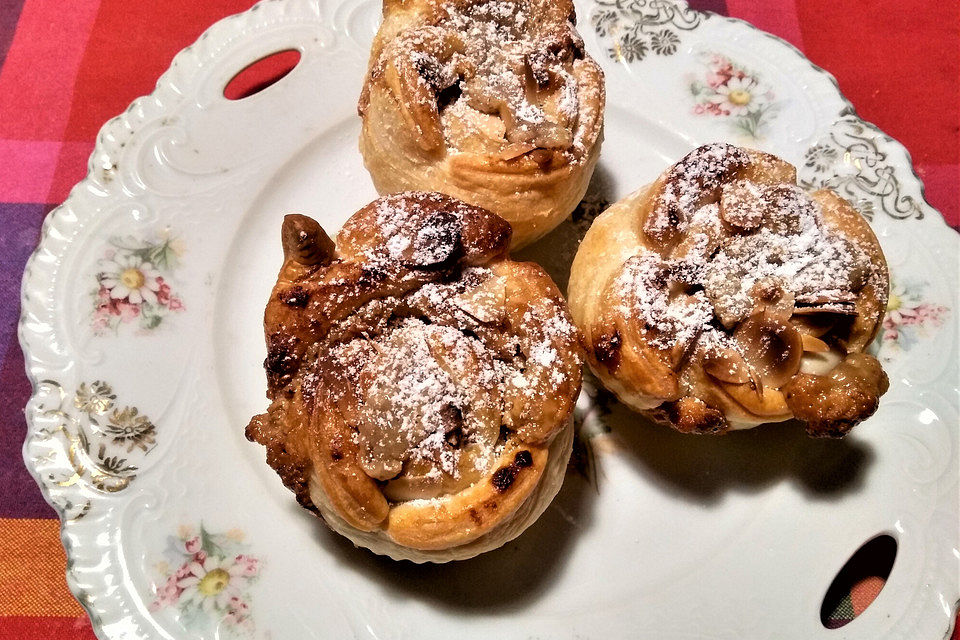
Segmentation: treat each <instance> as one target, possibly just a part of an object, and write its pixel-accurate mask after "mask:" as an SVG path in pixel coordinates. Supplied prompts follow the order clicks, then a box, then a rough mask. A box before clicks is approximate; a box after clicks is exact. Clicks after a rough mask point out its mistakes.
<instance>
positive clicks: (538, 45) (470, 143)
mask: <svg viewBox="0 0 960 640" xmlns="http://www.w3.org/2000/svg"><path fill="white" fill-rule="evenodd" d="M443 11H444V13H443V14H442V15H441V17H440V18H439V20H437V21H436V22H435V23H434V24H431V25H418V26H416V27H413V28H410V29H408V30H406V31H404V32H402V33H401V35H400V36H398V37H397V38H395V39H394V41H393V42H392V43H391V44H390V45H388V46H387V47H386V48H385V49H384V52H383V54H382V55H381V58H380V64H386V63H389V62H396V61H397V60H402V59H404V58H406V59H407V60H409V62H410V64H411V65H412V66H413V68H414V69H415V70H416V73H417V76H418V80H417V82H418V83H419V85H420V86H421V87H423V88H424V89H429V90H428V91H420V92H418V93H417V96H418V97H419V99H420V100H421V101H422V102H423V105H422V106H423V107H425V108H426V109H427V110H433V109H436V113H437V115H438V116H439V118H440V122H441V124H442V127H443V131H444V137H445V139H446V143H447V145H448V146H449V147H451V148H454V149H459V150H461V151H467V152H483V153H500V152H504V153H510V154H513V155H522V154H523V153H526V152H529V151H531V150H533V149H538V148H539V149H553V150H557V151H560V152H562V153H564V154H565V155H567V156H568V160H570V161H572V162H576V161H578V160H579V159H580V158H581V156H582V155H583V152H584V149H583V147H582V145H583V143H584V140H583V132H582V131H580V129H582V128H583V127H578V114H579V111H580V105H581V103H582V102H583V100H584V96H580V95H579V86H578V80H577V77H576V76H577V75H578V71H577V68H578V67H577V64H576V63H577V62H580V61H581V59H582V58H583V56H584V52H583V42H582V40H581V39H580V36H579V35H578V34H577V33H576V30H575V29H574V26H573V24H572V22H570V21H569V20H564V21H563V22H561V23H560V24H556V18H552V17H550V18H548V17H547V16H545V15H541V14H542V10H541V9H539V8H537V7H535V5H534V4H533V3H532V2H529V1H528V0H519V1H511V0H485V1H481V2H467V3H449V4H447V5H445V6H444V8H443ZM596 97H597V96H596V95H593V96H590V97H588V98H587V99H596ZM511 157H513V156H512V155H511Z"/></svg>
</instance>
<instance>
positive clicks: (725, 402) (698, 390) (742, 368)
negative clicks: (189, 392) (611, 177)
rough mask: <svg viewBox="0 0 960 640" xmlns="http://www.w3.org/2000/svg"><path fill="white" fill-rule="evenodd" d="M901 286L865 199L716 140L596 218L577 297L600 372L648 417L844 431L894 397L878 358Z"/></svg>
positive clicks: (573, 290) (578, 318)
mask: <svg viewBox="0 0 960 640" xmlns="http://www.w3.org/2000/svg"><path fill="white" fill-rule="evenodd" d="M888 289H889V282H888V275H887V265H886V261H885V260H884V257H883V252H882V251H881V249H880V245H879V243H878V242H877V238H876V236H874V234H873V232H872V231H871V230H870V226H869V225H868V224H867V222H866V221H865V220H864V218H863V217H862V216H861V215H860V214H859V213H858V212H857V211H856V210H855V209H854V208H853V207H851V206H850V204H848V203H847V202H846V201H845V200H843V199H842V198H840V197H839V196H838V195H836V194H835V193H834V192H832V191H830V190H827V189H823V190H820V191H815V192H813V193H807V192H806V191H804V190H803V189H801V188H800V187H798V186H797V185H796V170H795V168H794V167H793V166H792V165H790V164H789V163H787V162H785V161H783V160H780V159H779V158H776V157H774V156H771V155H769V154H766V153H761V152H759V151H753V150H748V149H741V148H739V147H734V146H731V145H727V144H710V145H706V146H703V147H700V148H698V149H695V150H694V151H692V152H691V153H690V154H689V155H687V156H686V157H684V158H683V159H682V160H680V161H679V162H678V163H676V164H675V165H673V166H672V167H670V168H669V169H668V170H667V171H665V172H664V173H663V174H662V175H661V176H660V177H659V178H658V179H657V180H656V181H655V182H654V183H653V184H651V185H648V186H646V187H643V188H642V189H640V190H638V191H636V192H634V193H633V194H631V195H629V196H627V197H626V198H624V199H623V200H621V201H619V202H617V203H615V204H614V205H612V206H611V207H610V208H609V209H608V210H607V211H605V212H604V213H603V214H601V215H600V216H599V217H598V218H597V219H596V221H595V222H594V224H593V226H592V227H591V228H590V230H589V231H588V232H587V234H586V237H585V238H584V240H583V243H582V244H581V246H580V248H579V251H578V253H577V255H576V258H575V259H574V261H573V266H572V268H571V274H570V283H569V296H570V307H571V313H572V315H573V317H574V320H575V322H576V324H577V325H578V327H579V328H580V330H581V331H582V332H583V336H584V340H585V345H586V347H587V359H588V362H589V363H590V366H591V368H592V369H593V371H594V372H595V373H596V375H597V376H598V377H599V378H600V380H601V381H602V382H603V383H604V385H605V386H606V387H607V388H609V389H610V390H611V391H613V392H614V393H615V394H616V395H617V396H618V397H619V398H620V400H621V401H622V402H624V403H625V404H627V405H629V406H630V407H632V408H633V409H635V410H637V411H640V412H642V413H644V414H646V415H648V416H650V417H652V418H654V419H655V420H657V421H659V422H664V423H667V424H669V425H671V426H673V427H674V428H676V429H678V430H680V431H684V432H695V433H720V432H724V431H727V430H728V429H744V428H749V427H753V426H756V425H758V424H761V423H765V422H777V421H782V420H787V419H790V418H796V419H798V420H800V421H802V422H804V423H806V429H807V432H808V433H809V434H810V435H812V436H831V437H839V436H842V435H844V434H845V433H847V431H849V430H850V428H851V427H853V426H854V425H856V424H857V423H858V422H860V421H861V420H864V419H865V418H867V417H869V416H870V415H871V414H873V412H874V411H875V410H876V409H877V405H878V402H879V398H880V396H881V395H882V394H883V393H884V392H885V391H886V390H887V377H886V375H885V374H884V372H883V370H882V369H881V367H880V364H879V363H878V362H877V360H876V359H875V358H873V357H872V356H870V355H868V354H866V353H864V350H865V349H866V347H867V345H868V344H870V342H871V341H872V340H873V338H874V337H875V336H876V334H877V331H878V329H879V328H880V324H881V321H882V319H883V314H884V310H885V308H886V303H887V295H888Z"/></svg>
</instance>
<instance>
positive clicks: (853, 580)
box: [820, 534, 897, 629]
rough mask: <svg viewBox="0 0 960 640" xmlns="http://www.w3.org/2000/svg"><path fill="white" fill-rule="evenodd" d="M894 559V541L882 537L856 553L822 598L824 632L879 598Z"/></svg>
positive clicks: (848, 618)
mask: <svg viewBox="0 0 960 640" xmlns="http://www.w3.org/2000/svg"><path fill="white" fill-rule="evenodd" d="M896 557H897V541H896V540H894V539H893V538H892V537H890V536H888V535H886V534H884V535H879V536H877V537H876V538H872V539H871V540H868V541H867V542H866V543H864V544H863V546H861V547H860V548H859V549H857V551H856V553H854V554H853V555H852V556H851V557H850V559H849V560H847V562H846V563H845V564H844V565H843V567H841V568H840V571H838V572H837V575H836V577H835V578H834V579H833V582H832V583H831V584H830V588H828V589H827V593H826V595H825V596H823V603H822V604H821V605H820V623H821V624H822V625H823V626H824V627H826V628H827V629H839V628H840V627H842V626H844V625H846V624H848V623H850V622H852V621H853V619H854V618H856V617H857V616H859V615H860V614H861V613H863V612H864V611H866V610H867V607H869V606H870V605H871V604H873V601H874V600H876V598H877V596H878V595H880V591H881V590H882V589H883V587H884V585H885V584H886V581H887V578H888V577H889V576H890V570H891V569H893V561H894V560H895V559H896Z"/></svg>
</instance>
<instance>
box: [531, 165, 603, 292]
mask: <svg viewBox="0 0 960 640" xmlns="http://www.w3.org/2000/svg"><path fill="white" fill-rule="evenodd" d="M613 198H614V194H613V174H611V173H610V170H609V169H607V167H606V166H604V164H603V161H602V160H601V161H600V162H599V163H597V168H596V169H595V170H594V172H593V178H591V180H590V186H588V187H587V192H586V194H585V195H584V196H583V200H582V201H581V202H580V204H579V205H578V206H577V208H576V209H574V211H573V213H572V214H571V215H570V217H569V218H567V219H566V220H564V221H563V222H561V223H560V225H559V226H558V227H557V228H556V229H554V230H553V231H551V232H550V233H548V234H547V235H545V236H544V237H542V238H541V239H540V240H537V241H536V242H534V243H533V244H532V245H530V246H529V247H524V248H523V249H521V250H520V251H518V252H517V253H516V254H515V255H514V256H513V258H515V259H517V260H530V261H533V262H536V263H538V264H539V265H540V266H542V267H543V268H544V269H545V270H546V271H547V273H549V274H550V277H551V278H553V281H554V282H556V283H557V286H558V287H559V288H560V291H563V292H564V294H566V291H567V281H568V280H569V279H570V264H571V263H572V262H573V257H574V256H575V255H576V253H577V248H578V247H579V246H580V241H581V240H583V236H584V235H585V234H586V233H587V229H589V228H590V225H591V224H592V223H593V219H594V218H596V217H597V216H598V215H600V214H601V213H602V212H603V210H604V209H606V208H607V207H608V206H609V205H610V204H611V203H612V202H613Z"/></svg>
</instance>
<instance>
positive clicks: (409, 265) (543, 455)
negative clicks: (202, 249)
mask: <svg viewBox="0 0 960 640" xmlns="http://www.w3.org/2000/svg"><path fill="white" fill-rule="evenodd" d="M282 235H283V245H284V264H283V267H282V269H281V271H280V275H279V277H278V280H277V284H276V286H275V287H274V290H273V293H272V295H271V297H270V300H269V302H268V304H267V309H266V313H265V319H264V327H265V333H266V340H267V352H268V353H267V359H266V361H265V363H264V365H265V368H266V371H267V380H268V397H269V398H270V400H271V401H272V404H271V405H270V407H269V409H268V411H267V413H265V414H261V415H259V416H255V417H254V418H253V419H252V420H251V422H250V424H249V425H248V427H247V437H248V438H250V439H251V440H254V441H256V442H258V443H260V444H263V445H264V446H266V448H267V462H268V464H269V465H270V466H271V467H273V468H274V469H275V470H276V471H277V472H278V474H279V475H280V477H281V478H282V480H283V481H284V484H286V485H287V486H288V487H289V488H290V489H291V490H292V491H293V492H294V493H295V494H296V496H297V499H298V501H299V502H300V504H301V505H302V506H304V507H305V508H307V509H310V510H314V511H319V513H320V514H321V515H322V516H323V517H324V519H325V520H326V521H327V522H328V524H330V526H331V527H332V528H333V529H334V530H336V531H338V532H339V533H341V534H343V535H346V536H347V537H349V538H350V539H351V540H353V541H354V542H355V543H356V544H359V545H361V546H365V547H367V548H370V549H371V550H373V551H375V552H377V553H383V554H386V555H390V556H391V557H393V558H396V559H401V558H405V559H410V560H414V561H416V562H424V561H432V562H445V561H448V560H452V559H462V558H466V557H470V556H472V555H476V554H477V553H481V552H483V551H486V550H489V549H492V548H494V547H496V546H499V544H502V543H503V542H506V541H507V540H509V539H512V538H513V537H515V536H516V535H519V533H520V532H521V531H522V530H523V529H524V528H526V527H527V526H529V525H530V524H532V522H533V521H534V520H536V518H537V517H538V516H539V514H540V513H541V512H542V511H543V509H545V508H546V506H547V505H548V504H549V502H550V500H551V499H552V498H553V496H554V495H555V494H556V492H557V491H558V490H559V486H560V483H561V481H562V477H563V469H564V468H565V466H566V463H567V460H568V458H569V454H570V439H571V438H572V427H571V426H570V419H571V415H572V411H573V405H574V401H575V399H576V397H577V394H578V393H579V389H580V375H581V371H580V368H581V364H582V359H581V354H580V347H579V340H578V334H577V331H576V329H575V327H574V326H573V325H572V323H571V322H570V320H569V316H568V315H567V312H566V309H565V304H564V301H563V299H562V297H561V295H560V293H559V291H558V290H557V288H556V286H555V285H554V284H553V282H552V281H551V280H550V278H549V276H547V274H546V273H545V272H544V271H543V270H542V269H540V267H538V266H537V265H534V264H532V263H520V262H514V261H512V260H509V259H508V258H506V252H507V248H508V246H509V238H510V228H509V225H507V223H506V222H504V221H503V220H502V219H500V218H499V217H497V216H495V215H493V214H491V213H490V212H488V211H485V210H483V209H480V208H477V207H473V206H471V205H468V204H466V203H463V202H461V201H458V200H456V199H454V198H451V197H449V196H445V195H443V194H437V193H422V192H417V193H402V194H397V195H393V196H388V197H384V198H381V199H379V200H377V201H375V202H373V203H371V204H370V205H368V206H366V207H364V208H363V209H361V210H360V211H359V212H357V213H356V214H355V215H354V216H352V217H351V218H350V219H349V220H348V221H347V222H346V223H345V225H344V226H343V228H342V229H341V230H340V233H339V234H338V235H337V239H336V243H334V242H333V241H332V240H330V239H329V238H328V237H327V235H326V234H325V233H324V232H323V230H322V229H321V228H320V226H319V225H318V224H317V223H316V222H314V221H313V220H311V219H310V218H306V217H304V216H297V215H292V216H287V218H286V219H285V221H284V225H283V234H282Z"/></svg>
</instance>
